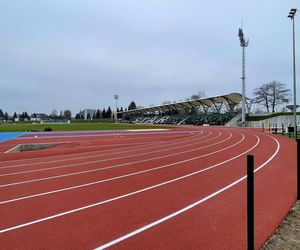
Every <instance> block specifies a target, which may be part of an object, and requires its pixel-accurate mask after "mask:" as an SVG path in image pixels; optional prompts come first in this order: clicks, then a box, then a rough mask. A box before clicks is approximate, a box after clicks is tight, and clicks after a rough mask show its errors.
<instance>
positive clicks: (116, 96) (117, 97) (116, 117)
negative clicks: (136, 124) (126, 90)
mask: <svg viewBox="0 0 300 250" xmlns="http://www.w3.org/2000/svg"><path fill="white" fill-rule="evenodd" d="M114 99H115V100H116V112H115V119H116V123H118V113H117V110H118V99H119V95H114Z"/></svg>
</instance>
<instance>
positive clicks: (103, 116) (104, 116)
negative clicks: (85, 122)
mask: <svg viewBox="0 0 300 250" xmlns="http://www.w3.org/2000/svg"><path fill="white" fill-rule="evenodd" d="M102 118H106V110H105V108H104V109H103V110H102Z"/></svg>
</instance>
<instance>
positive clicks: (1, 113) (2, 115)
mask: <svg viewBox="0 0 300 250" xmlns="http://www.w3.org/2000/svg"><path fill="white" fill-rule="evenodd" d="M3 117H4V113H3V111H2V109H0V118H3Z"/></svg>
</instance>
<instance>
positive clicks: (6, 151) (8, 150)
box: [4, 144, 20, 154]
mask: <svg viewBox="0 0 300 250" xmlns="http://www.w3.org/2000/svg"><path fill="white" fill-rule="evenodd" d="M19 146H20V144H18V145H16V146H14V147H13V148H11V149H9V150H7V151H5V152H4V154H7V153H9V152H11V151H13V150H14V149H16V148H17V147H19Z"/></svg>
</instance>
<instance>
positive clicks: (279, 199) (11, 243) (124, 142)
mask: <svg viewBox="0 0 300 250" xmlns="http://www.w3.org/2000/svg"><path fill="white" fill-rule="evenodd" d="M45 142H64V143H65V144H62V145H59V146H57V147H53V148H49V149H45V150H40V151H31V152H21V153H4V152H6V151H7V150H9V149H10V148H13V147H15V146H16V145H18V144H27V143H45ZM247 154H253V155H254V156H255V168H256V173H255V246H256V248H257V249H258V248H259V247H260V246H261V245H262V244H263V243H264V242H265V241H266V240H267V238H268V237H269V236H270V235H271V234H272V233H273V231H274V230H275V229H276V227H277V226H278V224H279V223H280V221H281V220H282V219H283V217H284V216H285V215H286V214H287V213H288V210H289V208H290V207H291V206H292V204H293V202H294V201H295V198H296V194H295V185H296V179H295V173H296V144H295V143H294V142H293V141H291V140H288V139H286V138H283V137H280V136H276V135H269V134H264V133H261V132H260V131H259V130H253V129H245V128H244V129H242V128H221V127H195V128H180V129H174V130H169V131H158V132H153V131H151V132H144V131H141V132H138V131H134V132H129V131H97V132H92V131H89V132H72V133H54V132H51V133H36V134H35V133H27V134H24V135H21V136H19V137H17V138H15V139H10V140H6V141H3V142H1V143H0V157H1V161H0V216H1V220H0V224H1V225H0V249H94V248H99V249H103V248H106V247H108V248H111V249H246V180H245V174H246V164H245V163H246V155H247Z"/></svg>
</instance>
